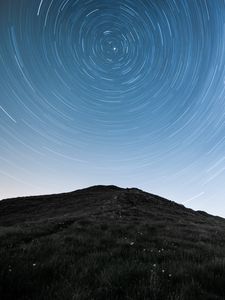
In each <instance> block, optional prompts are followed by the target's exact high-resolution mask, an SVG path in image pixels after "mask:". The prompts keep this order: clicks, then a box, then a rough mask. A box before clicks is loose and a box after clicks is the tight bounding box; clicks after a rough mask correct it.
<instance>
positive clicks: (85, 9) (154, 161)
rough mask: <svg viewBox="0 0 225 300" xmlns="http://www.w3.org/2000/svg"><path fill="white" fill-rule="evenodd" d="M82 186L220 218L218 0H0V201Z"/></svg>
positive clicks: (224, 50) (222, 9)
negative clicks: (158, 199)
mask: <svg viewBox="0 0 225 300" xmlns="http://www.w3.org/2000/svg"><path fill="white" fill-rule="evenodd" d="M94 184H114V185H118V186H121V187H138V188H141V189H144V190H146V191H148V192H151V193H154V194H158V195H161V196H163V197H166V198H169V199H172V200H174V201H176V202H179V203H183V204H185V205H186V206H188V207H191V208H194V209H201V210H206V211H208V212H209V213H212V214H217V215H221V216H225V1H224V0H113V1H112V0H108V1H107V0H105V1H102V0H89V1H85V0H16V1H15V0H1V1H0V199H3V198H9V197H15V196H22V195H35V194H48V193H58V192H66V191H72V190H76V189H78V188H83V187H87V186H90V185H94Z"/></svg>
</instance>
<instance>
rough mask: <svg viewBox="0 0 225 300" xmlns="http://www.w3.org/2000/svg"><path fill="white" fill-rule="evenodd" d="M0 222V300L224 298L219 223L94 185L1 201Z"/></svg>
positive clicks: (223, 232)
mask: <svg viewBox="0 0 225 300" xmlns="http://www.w3.org/2000/svg"><path fill="white" fill-rule="evenodd" d="M16 201H17V202H16ZM18 201H20V203H21V207H20V206H19V205H18ZM16 203H17V204H16ZM88 203H89V205H87V204H88ZM0 219H1V221H0V225H1V226H0V299H1V300H14V299H15V300H20V299H24V300H25V299H29V300H33V299H35V300H41V299H43V300H45V299H46V300H47V299H54V300H58V299H66V300H67V299H68V300H72V299H75V300H76V299H77V300H78V299H79V300H91V299H93V300H106V299H107V300H108V299H109V300H110V299H113V300H126V299H140V300H144V299H146V300H147V299H151V300H154V299H157V300H158V299H162V300H166V299H170V300H178V299H181V300H186V299H187V300H192V299H193V300H196V299H204V300H206V299H208V300H213V299H215V300H216V299H225V288H224V286H225V220H224V219H222V218H218V217H213V216H210V215H207V214H205V213H202V212H194V211H192V210H189V209H186V208H185V207H183V206H180V205H177V204H175V203H174V202H171V201H168V200H164V199H162V198H160V197H157V196H153V195H150V194H147V193H144V192H141V191H139V190H136V189H129V190H128V189H126V190H124V189H119V188H116V187H98V188H97V187H96V188H91V189H86V190H83V191H78V192H75V193H71V194H68V195H67V194H64V195H62V196H60V195H58V196H54V195H53V196H49V197H43V198H42V197H34V198H32V197H31V198H28V199H17V200H5V201H2V203H0Z"/></svg>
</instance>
